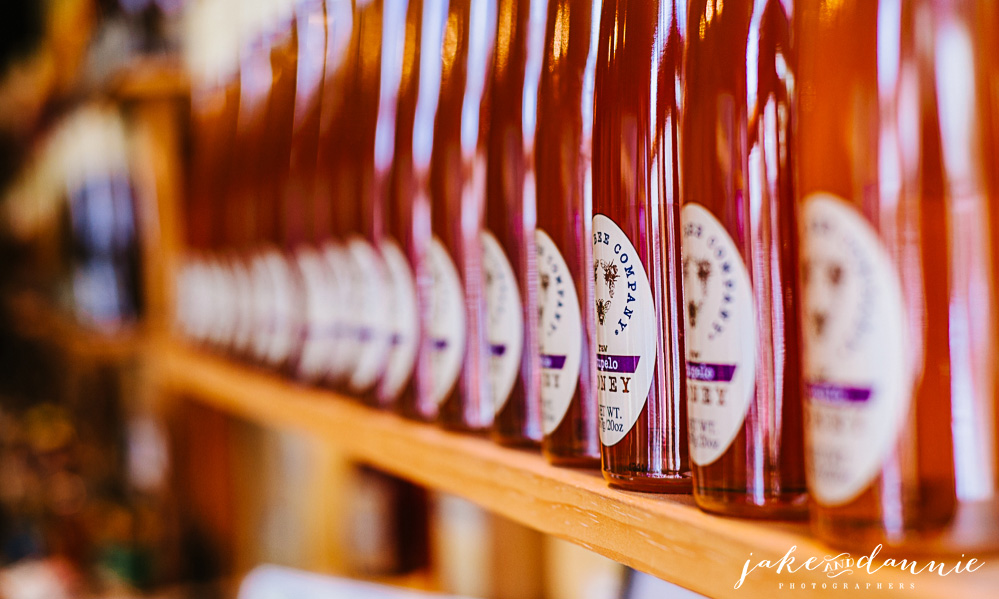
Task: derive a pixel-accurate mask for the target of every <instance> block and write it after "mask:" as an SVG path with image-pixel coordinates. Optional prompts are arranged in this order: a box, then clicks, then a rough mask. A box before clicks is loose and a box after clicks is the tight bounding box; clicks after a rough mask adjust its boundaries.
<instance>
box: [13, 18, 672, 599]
mask: <svg viewBox="0 0 999 599" xmlns="http://www.w3.org/2000/svg"><path fill="white" fill-rule="evenodd" d="M183 4H184V0H116V1H109V0H8V1H6V2H4V3H2V4H0V31H2V33H0V198H2V199H0V254H2V256H0V597H3V598H5V599H29V598H30V599H61V598H63V597H131V596H156V597H158V596H163V597H234V596H237V593H238V594H239V595H240V596H242V597H251V598H255V597H263V596H267V597H285V596H301V597H310V596H344V597H347V596H406V595H399V593H403V591H399V590H393V589H410V590H419V591H428V592H436V593H448V594H456V595H465V596H474V597H525V598H530V597H559V598H570V599H571V598H580V599H584V598H585V599H603V598H611V597H622V596H634V597H637V596H649V595H654V596H656V597H666V596H684V595H685V594H686V593H685V592H684V591H681V590H679V589H677V588H676V587H670V586H668V585H666V584H665V583H661V582H659V581H656V580H654V579H649V578H646V577H644V576H639V575H636V574H634V573H631V572H628V571H627V570H626V569H625V568H624V567H623V566H621V565H619V564H616V563H614V562H612V561H610V560H607V559H605V558H602V557H599V556H597V555H596V554H593V553H590V552H588V551H586V550H585V549H581V548H579V547H576V546H575V545H571V544H569V543H566V542H562V541H558V540H556V539H553V538H549V537H545V536H543V535H541V534H540V533H537V532H534V531H531V530H528V529H526V528H523V527H521V526H519V525H517V524H514V523H512V522H509V521H506V520H503V519H502V518H499V517H497V516H493V515H490V514H488V513H486V512H483V511H482V510H480V509H478V508H477V507H475V506H473V505H472V504H469V503H467V502H464V501H462V500H460V499H457V498H454V497H449V496H445V495H441V494H436V493H430V492H428V491H426V490H424V489H421V488H419V487H416V486H413V485H411V484H409V483H406V482H403V481H401V480H398V479H395V478H392V477H390V476H388V475H386V474H383V473H380V472H378V471H376V470H373V469H370V468H367V467H364V466H361V465H357V464H352V463H350V462H349V461H348V460H347V459H346V458H345V457H344V456H341V455H337V454H336V453H334V450H332V449H330V448H329V447H328V446H326V445H325V444H322V443H319V442H316V441H315V440H313V439H309V438H306V437H300V436H296V435H290V434H281V433H277V432H273V431H268V430H264V429H262V428H259V427H257V426H254V425H251V424H249V423H245V422H241V421H238V420H234V419H231V418H228V417H226V416H223V415H222V414H220V413H216V412H213V411H211V410H210V409H209V408H206V407H200V406H198V405H197V404H194V403H193V402H183V401H168V400H167V399H166V398H163V397H159V396H157V393H156V391H155V389H156V386H155V385H154V384H152V382H151V380H150V377H151V374H150V370H151V369H150V368H149V364H148V363H147V361H146V360H147V358H146V357H145V356H146V354H145V353H144V351H143V350H144V347H145V345H146V343H147V342H146V339H147V338H148V336H149V333H150V332H151V331H155V330H156V329H157V328H164V327H167V326H168V324H167V323H166V322H165V320H164V319H165V316H164V313H165V310H164V308H163V306H161V305H158V303H157V302H160V301H162V300H159V299H158V298H161V297H163V296H164V295H165V294H163V293H161V291H162V288H163V286H164V285H166V284H168V283H167V282H165V281H162V280H155V279H153V278H149V277H144V273H150V272H157V269H156V268H150V265H153V266H162V265H159V264H158V263H157V261H158V260H162V259H163V257H162V256H160V255H158V253H157V252H155V251H153V250H151V249H150V248H153V247H155V243H153V242H154V241H155V240H156V239H157V238H158V236H159V235H160V234H161V232H162V229H161V228H162V227H163V226H166V225H167V224H168V223H166V222H164V221H162V220H161V214H160V213H159V212H158V209H157V195H162V194H170V193H172V194H177V193H178V191H177V190H178V189H180V188H181V187H182V181H183V177H184V169H185V155H186V154H185V152H186V148H187V145H186V144H187V143H188V142H187V140H185V138H184V131H186V130H187V122H186V120H185V119H187V118H188V111H189V106H190V99H189V97H188V91H187V87H186V83H185V80H184V77H183V76H182V72H183V69H182V68H181V66H180V63H181V58H180V56H181V54H182V48H181V45H182V39H181V38H182V30H183V24H182V21H183V19H182V16H183V12H184V10H185V7H184V6H183ZM159 270H160V271H161V270H162V269H159ZM261 564H277V565H281V566H285V567H290V568H296V569H300V570H307V571H311V572H317V573H322V574H324V575H329V576H330V577H329V578H318V579H317V578H310V577H308V576H306V575H303V574H300V573H297V572H295V571H293V570H282V569H277V568H266V569H264V570H257V571H256V572H255V573H254V574H253V576H252V577H251V579H250V582H252V584H250V582H247V583H246V584H243V586H242V590H241V591H240V590H238V589H240V585H241V583H244V577H245V575H246V573H247V572H250V571H251V570H252V569H253V568H255V567H257V566H259V565H261ZM345 579H350V580H354V581H356V580H364V581H368V582H375V583H378V584H382V585H387V586H385V587H381V586H379V587H372V586H361V587H356V586H351V585H354V584H355V583H354V582H343V581H344V580H345ZM324 585H325V586H324ZM337 585H341V586H337ZM275 589H277V591H276V590H275ZM289 589H294V590H289ZM310 589H311V590H310ZM275 592H277V593H278V594H274V593H275ZM281 592H283V593H284V594H280V593H281ZM267 593H271V594H267ZM288 593H291V594H290V595H289V594H288ZM310 593H313V594H310ZM380 593H387V594H385V595H381V594H380ZM646 593H647V594H648V595H646Z"/></svg>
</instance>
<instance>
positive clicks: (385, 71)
mask: <svg viewBox="0 0 999 599" xmlns="http://www.w3.org/2000/svg"><path fill="white" fill-rule="evenodd" d="M383 1H384V6H383V9H382V35H381V45H382V52H381V92H380V96H379V101H378V121H377V124H376V129H375V171H374V173H375V174H374V176H375V180H374V196H375V201H374V202H373V205H374V206H375V209H376V213H375V218H376V221H377V223H376V228H377V230H378V250H379V252H380V253H381V257H382V260H383V261H384V263H385V273H386V283H387V288H386V292H385V294H386V296H387V300H388V305H387V308H386V310H387V313H386V319H387V321H388V323H387V324H388V330H387V335H388V342H389V351H388V358H387V362H386V364H385V368H384V371H383V373H382V375H381V380H380V382H379V384H378V390H377V397H376V403H377V404H378V405H380V406H382V407H390V406H391V407H394V405H395V402H396V400H397V399H398V397H399V394H400V393H401V392H402V390H403V387H404V386H405V385H406V382H407V381H408V380H409V379H410V377H411V376H412V372H413V366H414V364H415V362H416V354H417V351H418V350H419V330H418V326H419V323H418V318H417V316H418V304H417V294H416V280H415V279H414V275H413V272H414V271H413V269H412V267H411V266H410V262H409V259H408V258H407V256H406V252H405V251H404V250H403V246H402V245H400V242H399V238H400V236H401V237H402V238H403V239H407V238H408V237H409V235H407V232H408V231H410V230H411V229H409V227H408V226H407V223H411V222H412V203H411V202H406V201H404V202H403V205H399V202H398V198H397V197H396V196H395V195H394V194H393V188H392V178H393V176H394V174H395V173H396V170H395V156H396V147H397V140H398V138H397V136H396V127H397V119H398V112H399V110H398V109H399V108H400V101H401V97H400V91H401V86H402V78H403V74H404V72H405V70H406V67H407V66H408V67H409V68H410V70H412V67H413V66H414V64H415V60H416V56H415V55H416V46H415V45H414V43H415V42H414V38H415V37H416V35H417V31H416V30H417V28H418V26H419V13H418V12H416V13H411V12H410V11H409V9H408V5H409V0H383ZM419 7H422V4H421V5H420V6H419ZM419 7H417V8H419ZM407 21H408V22H409V23H410V24H411V26H407ZM407 34H409V35H407ZM407 58H408V61H409V62H408V64H407V63H406V60H407ZM408 83H409V84H410V85H411V86H412V83H413V79H412V75H410V79H409V81H408ZM411 91H412V92H413V94H412V95H411V98H410V104H409V107H410V110H412V109H413V108H414V107H415V102H414V101H415V99H416V97H415V91H416V88H415V87H412V89H411ZM410 123H411V121H410ZM409 132H410V137H409V139H410V140H412V135H411V124H410V126H409ZM411 143H412V142H411V141H410V144H411ZM411 148H412V145H409V151H405V152H404V154H403V156H400V158H401V159H404V160H407V161H410V160H412V154H411V151H412V150H411ZM407 168H409V167H408V166H407ZM400 213H401V214H400ZM427 224H429V223H427ZM400 233H401V235H400Z"/></svg>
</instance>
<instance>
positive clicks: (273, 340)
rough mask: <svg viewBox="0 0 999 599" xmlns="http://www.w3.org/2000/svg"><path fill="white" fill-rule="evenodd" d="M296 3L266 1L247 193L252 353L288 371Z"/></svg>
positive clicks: (292, 306)
mask: <svg viewBox="0 0 999 599" xmlns="http://www.w3.org/2000/svg"><path fill="white" fill-rule="evenodd" d="M294 1H295V0H266V2H267V13H266V14H267V16H266V18H265V21H264V27H263V29H262V35H263V45H262V47H263V48H266V49H267V50H266V51H267V54H268V58H269V60H270V72H271V81H270V90H269V92H268V94H267V96H268V97H267V107H266V112H265V114H264V122H263V131H262V137H261V146H260V148H258V152H259V158H258V160H259V162H258V168H259V169H260V173H259V176H260V183H259V187H257V188H256V189H254V190H252V191H251V193H252V194H253V195H252V196H251V197H252V199H253V200H255V201H256V208H255V209H254V210H253V218H254V220H255V222H254V224H253V228H254V230H253V233H252V234H253V237H254V239H253V244H254V253H253V258H252V266H251V269H252V270H251V276H252V277H253V302H254V305H255V309H254V311H255V313H256V323H255V327H254V341H253V345H254V355H255V357H256V358H257V359H258V360H259V361H261V362H262V363H263V364H265V365H266V366H269V367H271V368H275V369H287V368H288V367H289V366H290V361H291V360H292V358H293V356H294V355H295V354H297V352H298V349H297V346H298V345H299V344H300V342H301V334H300V331H301V313H302V308H301V306H302V299H301V298H302V291H301V283H300V280H299V279H298V277H297V273H296V272H295V271H294V270H293V269H292V266H291V264H290V262H289V261H288V259H287V257H286V254H285V252H284V251H283V248H284V247H286V246H287V244H288V242H289V239H288V234H289V230H288V228H287V226H286V222H287V218H288V208H289V206H288V204H287V202H285V201H284V200H285V195H284V189H285V187H286V185H287V180H288V173H289V166H290V160H289V157H290V155H291V145H292V130H293V123H294V114H295V106H296V98H295V96H296V87H297V81H296V80H297V74H298V67H297V60H298V30H297V27H296V21H295V12H294V9H295V4H294Z"/></svg>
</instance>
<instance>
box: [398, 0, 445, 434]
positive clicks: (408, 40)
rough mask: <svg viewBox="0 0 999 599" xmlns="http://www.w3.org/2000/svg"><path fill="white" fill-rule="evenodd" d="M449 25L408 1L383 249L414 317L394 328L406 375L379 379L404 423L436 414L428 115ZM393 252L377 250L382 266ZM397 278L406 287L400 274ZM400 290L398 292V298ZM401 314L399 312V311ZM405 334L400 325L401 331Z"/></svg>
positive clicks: (439, 12) (429, 4) (439, 14)
mask: <svg viewBox="0 0 999 599" xmlns="http://www.w3.org/2000/svg"><path fill="white" fill-rule="evenodd" d="M446 18H447V3H446V2H445V1H444V0H425V1H424V0H410V1H409V6H408V8H407V12H406V37H405V45H404V51H403V55H402V58H403V60H402V79H401V82H400V86H399V100H398V109H397V115H396V129H395V156H394V159H393V161H392V173H391V176H390V178H389V183H388V184H389V192H388V200H387V202H386V219H385V227H386V237H385V243H386V244H393V243H394V244H396V245H397V247H398V248H399V250H400V251H401V253H402V254H403V255H404V256H405V258H406V264H405V266H406V268H407V269H408V271H409V275H410V276H411V277H413V278H412V284H413V287H412V293H413V300H414V302H413V304H412V307H413V313H412V314H411V315H406V314H400V315H399V318H400V320H399V322H400V323H405V322H406V320H407V318H411V320H410V321H409V322H410V326H411V327H412V329H411V330H410V331H408V333H406V332H404V333H403V334H410V335H412V338H410V339H409V340H408V345H407V344H405V343H400V344H399V346H398V348H397V349H396V350H395V351H396V352H399V354H400V356H399V358H398V359H400V360H401V359H403V358H404V357H405V354H404V353H403V352H404V350H409V348H410V347H412V351H413V353H414V354H415V355H413V356H412V357H411V358H410V365H409V371H408V372H407V373H405V374H404V372H403V371H404V369H403V368H401V367H400V368H398V369H396V368H394V367H390V369H389V370H388V371H386V376H385V378H384V379H383V380H382V393H383V394H384V395H385V396H391V395H393V394H394V395H395V396H396V402H397V404H396V407H397V409H398V410H399V411H400V412H401V413H403V414H405V415H406V416H409V417H412V418H416V419H419V420H432V419H433V418H435V417H436V415H437V405H436V403H435V402H434V399H433V395H432V394H433V371H432V361H431V352H432V351H433V349H432V346H431V343H430V335H429V325H430V323H429V319H430V314H429V307H430V292H431V287H430V281H429V278H430V275H429V267H428V264H427V254H428V252H429V251H430V239H431V231H430V196H429V190H428V189H427V185H428V181H427V178H428V177H427V175H428V172H427V169H428V166H429V158H430V148H431V147H432V145H433V124H434V115H435V113H436V109H437V96H438V94H439V93H440V75H441V73H440V69H441V66H440V48H441V43H442V37H441V36H442V35H443V31H444V21H445V19H446ZM391 251H392V250H387V251H385V250H383V252H384V253H385V255H386V260H387V262H388V263H390V264H391V263H392V262H394V260H393V259H392V258H391V257H389V253H390V252H391ZM393 270H397V271H399V273H400V276H399V277H398V279H399V281H400V283H399V284H400V285H402V286H403V289H404V287H405V285H406V281H405V277H403V276H401V273H403V270H402V268H401V267H400V266H396V267H393ZM404 293H405V291H404V290H403V291H402V292H401V293H400V296H401V295H403V294H404ZM400 310H405V307H402V308H400ZM400 330H404V326H403V327H400Z"/></svg>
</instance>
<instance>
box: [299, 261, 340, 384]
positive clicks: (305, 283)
mask: <svg viewBox="0 0 999 599" xmlns="http://www.w3.org/2000/svg"><path fill="white" fill-rule="evenodd" d="M296 262H297V264H298V271H299V273H300V275H301V280H302V293H303V300H304V302H305V306H304V307H305V322H304V323H303V326H302V335H303V339H302V350H301V353H300V354H299V358H298V374H299V376H301V377H302V378H303V379H305V380H308V381H315V380H319V379H321V378H322V377H323V376H325V375H327V374H328V373H329V369H330V355H332V354H333V352H335V351H336V348H335V347H334V345H335V337H334V333H335V331H336V319H335V317H334V315H335V314H336V312H337V310H336V308H335V306H336V304H335V303H334V302H335V300H336V290H335V289H334V287H333V285H334V281H333V275H332V273H331V272H330V269H329V266H328V265H327V263H326V261H325V260H324V259H323V256H322V255H321V254H320V253H319V252H318V251H316V250H315V249H313V248H311V247H303V248H301V249H299V250H298V252H297V254H296Z"/></svg>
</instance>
